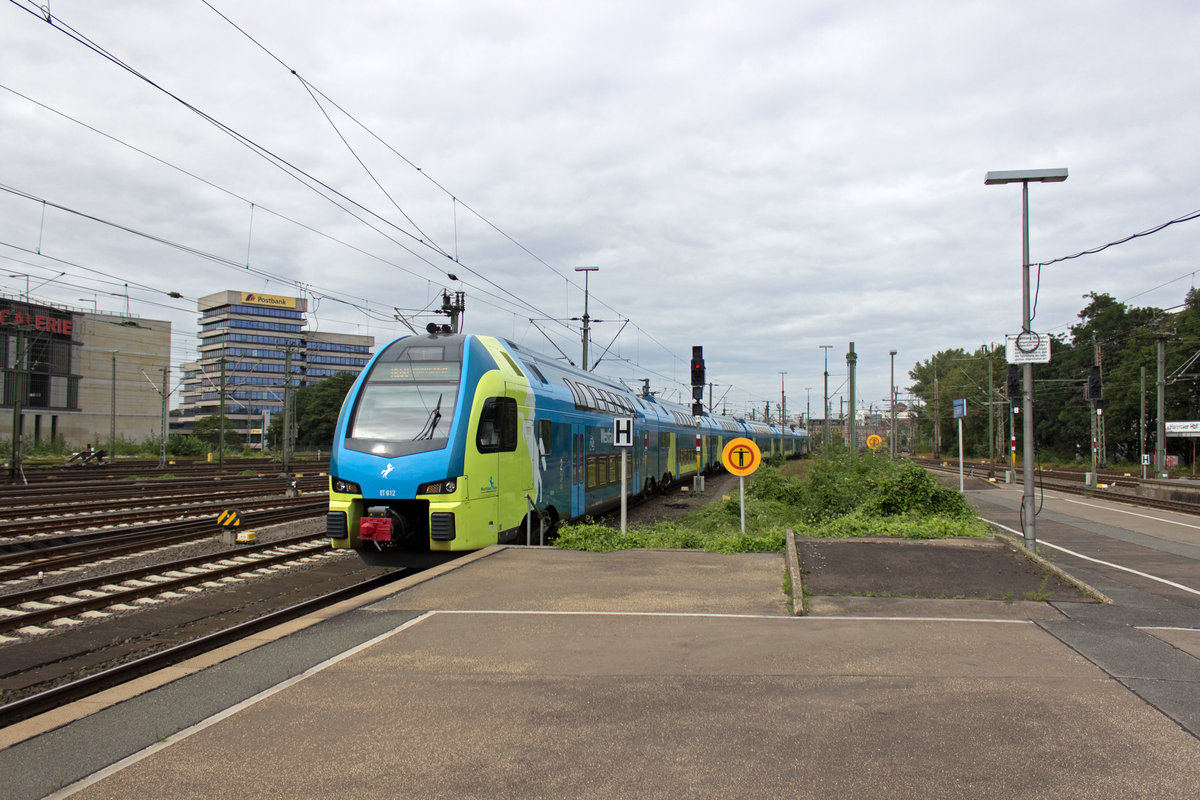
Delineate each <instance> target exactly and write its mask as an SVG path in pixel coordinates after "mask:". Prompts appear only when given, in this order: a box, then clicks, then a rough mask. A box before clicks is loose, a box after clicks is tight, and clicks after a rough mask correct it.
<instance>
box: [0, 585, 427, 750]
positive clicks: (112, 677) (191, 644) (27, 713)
mask: <svg viewBox="0 0 1200 800" xmlns="http://www.w3.org/2000/svg"><path fill="white" fill-rule="evenodd" d="M407 574H409V571H407V570H394V571H391V572H387V573H384V574H376V575H372V576H371V577H368V578H366V579H362V578H358V579H355V580H353V581H352V582H350V583H348V584H346V585H342V586H338V587H337V588H334V589H333V590H332V591H326V592H323V593H321V594H319V595H318V596H315V597H308V598H305V599H303V600H301V601H299V602H294V603H290V604H287V605H285V606H283V607H280V608H276V609H273V610H271V611H269V612H267V613H264V614H261V615H258V616H255V617H254V618H252V619H249V620H242V621H237V622H229V623H226V624H220V625H217V626H215V627H214V628H213V629H211V630H209V631H208V632H206V633H204V634H203V635H199V636H195V637H191V638H188V639H187V640H185V641H183V642H181V643H178V644H175V645H172V646H169V647H165V648H162V647H160V648H157V649H154V648H153V647H147V649H145V650H143V651H139V652H138V654H137V655H135V656H134V657H130V658H127V659H125V660H124V661H121V662H120V663H116V664H113V665H111V666H108V667H106V668H104V669H97V670H94V671H90V672H88V673H86V674H83V675H82V676H81V677H76V678H74V679H70V680H62V679H60V680H59V682H58V683H57V684H56V685H49V686H41V685H39V684H37V683H30V684H27V686H28V687H33V688H27V689H25V690H15V691H11V692H8V693H6V702H5V703H4V705H0V727H4V726H7V725H11V724H13V723H15V722H19V721H20V720H23V719H27V718H29V717H32V716H34V715H36V714H40V713H43V712H46V711H50V710H53V709H55V708H58V707H60V706H63V705H65V704H67V703H70V702H73V701H75V700H79V699H82V698H85V697H88V696H90V695H92V694H95V693H96V692H99V691H102V690H104V689H107V688H109V687H112V686H116V685H118V684H121V683H124V682H126V681H129V680H132V679H134V678H137V677H140V676H142V675H147V674H149V673H152V672H154V671H156V670H160V669H163V668H164V667H168V666H171V665H172V664H177V663H179V662H181V661H184V660H186V659H188V658H192V657H194V656H196V655H200V654H201V653H205V652H208V651H210V650H214V649H216V648H218V647H221V646H222V645H225V644H228V643H229V642H233V641H236V640H238V639H241V638H243V637H245V636H248V635H250V634H253V633H255V632H257V631H261V630H265V629H267V628H270V627H272V626H275V625H278V624H280V623H283V622H286V621H288V620H291V619H295V618H297V617H300V616H303V615H304V614H308V613H311V612H313V611H316V610H319V609H321V608H324V607H326V606H329V605H332V604H334V603H337V602H341V601H342V600H345V599H348V598H350V597H354V596H356V595H360V594H362V593H364V592H367V591H370V590H371V589H374V588H377V587H379V586H384V585H387V584H388V583H392V582H394V581H396V580H399V579H400V578H402V577H404V576H405V575H407ZM4 677H10V678H11V677H12V676H4ZM44 682H46V683H51V684H53V683H54V679H52V678H51V679H49V680H47V681H44ZM11 695H15V696H11Z"/></svg>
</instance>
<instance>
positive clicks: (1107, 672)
mask: <svg viewBox="0 0 1200 800" xmlns="http://www.w3.org/2000/svg"><path fill="white" fill-rule="evenodd" d="M1018 499H1019V498H1018ZM784 572H785V564H784V562H783V559H782V557H781V556H780V555H777V554H756V555H741V556H728V555H717V554H706V553H697V552H669V551H628V552H619V553H612V554H589V553H575V552H563V551H557V550H550V549H540V548H535V549H521V548H509V549H503V548H501V549H496V550H493V551H487V552H485V553H483V554H479V555H477V556H474V557H472V558H470V559H468V560H467V561H465V562H460V563H457V564H456V565H454V566H453V567H452V568H449V569H444V570H439V571H437V572H436V574H429V573H427V574H425V575H423V576H418V577H417V578H414V579H412V580H411V581H407V582H403V583H401V584H397V585H395V586H393V587H388V589H386V590H381V591H380V592H378V593H376V594H375V596H373V597H372V598H369V599H368V600H360V601H357V602H355V603H348V604H343V606H341V607H335V608H333V609H329V610H327V611H325V612H322V613H321V614H320V615H316V616H314V617H313V618H312V619H309V620H307V621H304V622H297V623H293V624H292V625H289V626H286V627H285V629H284V630H282V631H279V632H276V633H275V634H263V635H261V636H259V637H255V639H254V640H253V641H251V642H247V643H244V644H242V645H241V646H240V647H231V648H228V649H226V650H225V651H224V652H223V653H219V654H214V655H212V656H209V657H208V658H207V659H205V660H204V661H202V662H198V663H196V664H193V665H191V666H190V667H180V668H177V669H176V670H174V671H173V672H171V674H169V675H167V676H165V677H160V678H159V679H158V683H159V684H161V685H159V686H157V688H155V687H154V681H153V680H150V681H146V682H144V683H142V684H141V685H138V686H130V687H125V688H124V689H123V690H120V691H118V690H114V691H113V692H112V693H109V694H108V696H107V697H98V698H96V699H95V700H94V701H92V702H91V704H90V705H88V706H86V709H88V710H93V709H94V710H95V713H91V714H90V715H84V714H82V713H81V709H84V708H85V707H84V706H79V707H77V708H75V709H65V710H64V711H63V712H62V713H61V714H60V715H59V716H58V718H57V719H55V720H53V721H47V720H44V719H43V720H30V721H28V723H21V724H19V725H17V726H13V728H12V729H6V730H3V731H0V746H3V745H7V746H6V747H5V748H4V749H3V750H0V774H2V775H4V781H5V784H6V786H5V793H4V794H5V796H6V797H11V798H14V800H16V799H17V798H32V797H41V796H45V795H51V793H52V792H55V791H57V790H59V789H63V791H62V792H61V793H60V794H53V795H51V796H62V797H66V796H73V797H78V798H135V797H136V798H146V797H172V798H186V797H196V798H201V797H203V798H223V797H230V798H239V800H244V799H247V798H267V797H270V798H277V797H331V796H337V797H339V798H360V797H361V798H377V797H414V798H423V797H443V798H444V797H479V798H522V800H525V799H526V798H562V797H596V798H614V797H621V798H623V797H629V798H687V797H696V798H701V797H703V798H710V797H748V798H757V797H764V798H766V797H771V798H775V797H813V798H816V797H821V798H824V797H831V796H834V797H912V798H960V797H961V798H968V797H970V798H977V797H991V796H1004V797H1013V798H1035V797H1037V798H1040V797H1072V798H1087V797H1095V798H1111V797H1173V798H1178V797H1195V796H1200V739H1198V738H1197V733H1198V732H1200V729H1198V728H1197V724H1196V723H1197V721H1196V720H1195V719H1194V715H1193V716H1192V717H1189V716H1188V714H1187V713H1186V709H1187V708H1188V707H1189V705H1188V703H1186V702H1184V703H1180V702H1179V694H1178V690H1179V689H1180V687H1182V688H1183V689H1184V690H1185V695H1187V696H1190V698H1191V705H1190V707H1193V708H1194V706H1195V705H1196V701H1195V698H1196V697H1197V696H1198V692H1197V688H1198V687H1200V661H1198V660H1197V656H1198V655H1200V631H1198V630H1197V628H1198V627H1200V626H1197V625H1196V624H1195V623H1196V621H1197V615H1196V613H1195V610H1194V609H1192V610H1190V611H1189V610H1188V609H1187V608H1185V607H1183V606H1180V605H1178V604H1176V606H1170V598H1167V599H1166V600H1165V601H1164V600H1163V599H1162V598H1159V599H1158V600H1155V601H1153V602H1155V603H1157V606H1156V608H1157V611H1158V612H1160V613H1159V617H1157V618H1158V619H1160V620H1161V619H1164V618H1168V617H1169V618H1171V619H1175V620H1176V621H1178V619H1180V618H1183V617H1184V616H1185V615H1187V614H1189V613H1190V619H1191V622H1192V624H1191V625H1190V627H1189V626H1187V625H1182V626H1158V627H1155V628H1147V627H1145V626H1140V627H1135V625H1134V623H1136V622H1137V621H1138V620H1143V621H1144V619H1143V618H1142V617H1141V616H1139V615H1141V614H1142V612H1143V610H1148V609H1142V608H1139V607H1137V606H1123V605H1121V601H1120V600H1118V602H1117V604H1116V605H1095V604H1081V603H1070V604H1063V606H1064V607H1067V610H1068V611H1069V612H1070V615H1068V613H1064V611H1063V610H1062V609H1060V608H1058V607H1056V606H1055V605H1054V604H1052V603H1049V604H1048V603H1028V602H996V601H985V600H971V601H957V600H906V599H901V598H828V599H822V598H817V599H816V601H817V602H814V603H812V604H811V606H810V611H811V615H810V616H808V617H797V616H793V615H792V614H791V613H790V609H789V604H788V601H787V598H786V596H785V595H784V594H783V590H782V586H783V582H784ZM1101 577H1103V576H1101ZM1146 602H1151V601H1150V600H1149V599H1148V598H1147V599H1146ZM1164 602H1166V603H1167V606H1164V605H1163V603H1164ZM1172 615H1174V616H1172ZM285 634H286V635H285ZM167 680H170V682H165V681H167ZM1156 693H1157V695H1158V696H1159V697H1158V699H1156ZM108 703H115V704H111V705H109V704H108ZM60 724H61V727H54V726H55V725H60ZM42 729H47V730H45V732H42V733H38V731H39V730H42ZM26 737H27V738H26ZM122 759H125V761H124V762H122V761H121V760H122ZM118 762H121V763H119V764H118ZM113 764H118V766H116V767H110V765H113ZM97 770H101V771H100V772H97ZM77 782H78V783H77Z"/></svg>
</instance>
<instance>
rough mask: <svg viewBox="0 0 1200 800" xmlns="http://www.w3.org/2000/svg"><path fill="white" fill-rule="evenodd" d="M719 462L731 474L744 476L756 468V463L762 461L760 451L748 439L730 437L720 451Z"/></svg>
mask: <svg viewBox="0 0 1200 800" xmlns="http://www.w3.org/2000/svg"><path fill="white" fill-rule="evenodd" d="M721 463H722V464H724V465H725V469H727V470H729V472H730V473H731V474H733V475H737V476H739V477H745V476H746V475H749V474H750V473H752V472H754V470H756V469H758V465H759V464H761V463H762V451H761V450H759V449H758V445H756V444H755V443H754V442H753V441H751V440H750V439H747V438H745V437H739V438H737V439H732V440H731V441H730V442H729V444H727V445H725V449H724V450H722V451H721Z"/></svg>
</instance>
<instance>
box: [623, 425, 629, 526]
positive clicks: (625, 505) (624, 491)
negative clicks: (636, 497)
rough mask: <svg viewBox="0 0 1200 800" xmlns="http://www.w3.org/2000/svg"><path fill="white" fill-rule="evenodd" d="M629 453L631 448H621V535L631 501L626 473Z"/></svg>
mask: <svg viewBox="0 0 1200 800" xmlns="http://www.w3.org/2000/svg"><path fill="white" fill-rule="evenodd" d="M628 454H629V448H628V447H622V448H621V535H622V536H624V535H625V520H626V511H627V509H628V505H629V501H628V499H627V498H626V495H627V494H628V491H627V489H626V487H627V483H626V473H625V460H626V456H628Z"/></svg>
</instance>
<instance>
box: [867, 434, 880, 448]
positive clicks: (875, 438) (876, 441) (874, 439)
mask: <svg viewBox="0 0 1200 800" xmlns="http://www.w3.org/2000/svg"><path fill="white" fill-rule="evenodd" d="M882 444H883V437H882V436H880V435H879V434H877V433H872V434H871V435H870V436H868V437H867V447H869V448H871V449H872V450H878V449H879V446H880V445H882Z"/></svg>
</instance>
